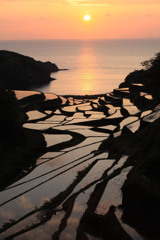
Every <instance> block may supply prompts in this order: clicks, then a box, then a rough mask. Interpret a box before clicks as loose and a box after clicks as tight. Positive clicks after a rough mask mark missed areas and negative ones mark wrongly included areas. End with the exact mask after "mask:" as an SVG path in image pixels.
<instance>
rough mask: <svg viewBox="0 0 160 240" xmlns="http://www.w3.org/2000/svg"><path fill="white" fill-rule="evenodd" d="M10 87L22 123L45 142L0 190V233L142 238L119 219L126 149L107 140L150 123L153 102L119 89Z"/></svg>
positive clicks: (155, 113)
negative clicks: (88, 92)
mask: <svg viewBox="0 0 160 240" xmlns="http://www.w3.org/2000/svg"><path fill="white" fill-rule="evenodd" d="M15 93H16V96H17V97H18V99H19V101H20V104H21V107H22V108H24V109H25V111H26V113H27V115H28V120H27V121H26V123H25V124H24V128H27V129H35V130H36V131H38V132H40V133H41V134H42V135H43V136H44V138H45V141H46V148H45V151H44V153H43V154H42V155H41V156H40V157H39V158H38V159H37V160H36V163H35V165H34V166H33V167H32V169H28V172H27V171H26V170H24V171H26V172H25V175H23V178H21V177H20V178H19V180H17V181H16V182H14V183H13V184H11V185H9V186H8V187H6V188H5V189H3V190H2V191H1V192H0V225H1V228H0V239H1V240H2V239H15V240H28V239H34V240H36V239H37V240H49V239H61V240H65V239H66V240H69V239H70V240H74V239H82V240H83V239H89V240H94V239H110V240H112V239H123V240H125V239H128V240H129V239H133V240H144V239H145V238H144V237H142V236H141V235H140V234H139V233H138V232H137V231H136V230H135V229H133V228H132V227H130V226H129V225H127V224H125V223H124V222H123V220H122V218H121V216H122V214H123V209H122V208H121V205H122V198H123V194H122V190H121V188H122V186H123V184H124V182H125V180H126V179H127V175H128V174H129V172H130V171H131V169H132V167H133V164H132V163H131V162H129V161H128V155H127V153H126V154H122V153H121V152H118V153H117V152H116V151H115V152H114V151H112V153H111V152H110V146H109V141H110V139H116V138H118V137H119V136H122V137H123V135H125V134H128V135H132V134H134V133H135V132H136V131H138V130H139V129H140V128H142V127H143V126H144V125H148V124H150V123H151V122H154V121H155V120H156V119H157V118H159V116H160V112H159V108H158V107H157V108H153V106H152V105H151V107H150V108H147V109H146V108H144V109H140V108H137V106H135V105H134V103H133V102H132V101H131V100H130V99H131V98H130V92H129V89H127V88H126V89H116V91H115V92H114V93H112V94H106V95H104V96H100V97H98V98H97V99H92V98H88V97H86V98H85V96H83V97H78V98H76V96H75V97H69V96H68V97H62V96H57V95H55V94H45V95H43V94H42V93H39V92H24V91H22V92H20V91H15ZM42 95H43V96H42ZM147 95H148V94H147V93H144V95H143V96H145V98H146V99H149V100H150V96H148V97H147ZM33 99H34V101H33ZM35 99H36V104H35ZM33 102H34V104H33ZM22 171H23V170H22ZM104 226H105V229H104ZM114 226H115V228H114ZM102 227H103V229H104V231H103V229H102ZM116 234H117V235H116Z"/></svg>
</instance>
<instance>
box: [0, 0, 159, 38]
mask: <svg viewBox="0 0 160 240" xmlns="http://www.w3.org/2000/svg"><path fill="white" fill-rule="evenodd" d="M109 2H110V1H109V0H54V1H51V0H45V1H42V0H12V1H11V0H7V1H6V0H0V8H1V15H0V40H33V39H117V38H118V39H121V38H123V39H124V38H159V37H160V33H159V29H160V1H159V0H139V1H138V0H130V3H128V0H121V1H120V0H112V2H111V3H109ZM85 15H89V16H90V17H91V20H90V21H84V16H85Z"/></svg>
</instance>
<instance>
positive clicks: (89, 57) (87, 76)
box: [79, 43, 98, 94]
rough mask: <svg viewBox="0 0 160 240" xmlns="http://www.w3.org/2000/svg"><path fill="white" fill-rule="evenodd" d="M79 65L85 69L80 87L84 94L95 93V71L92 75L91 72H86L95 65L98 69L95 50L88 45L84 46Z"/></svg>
mask: <svg viewBox="0 0 160 240" xmlns="http://www.w3.org/2000/svg"><path fill="white" fill-rule="evenodd" d="M79 65H80V66H81V68H82V69H84V71H82V72H83V73H82V75H81V77H80V83H79V87H80V88H81V90H82V92H83V93H84V94H91V93H94V92H95V90H96V83H95V74H94V71H93V72H92V73H91V72H90V71H86V69H90V67H91V66H93V65H94V68H97V65H98V64H97V61H96V56H95V53H94V51H93V48H91V47H90V46H89V44H87V43H85V44H84V47H83V50H82V53H81V55H80V56H79Z"/></svg>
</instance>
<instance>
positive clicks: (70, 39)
mask: <svg viewBox="0 0 160 240" xmlns="http://www.w3.org/2000/svg"><path fill="white" fill-rule="evenodd" d="M158 39H160V37H133V38H131V37H129V38H33V39H32V38H31V39H30V38H28V39H0V42H5V41H53V40H57V41H63V40H64V41H95V40H158Z"/></svg>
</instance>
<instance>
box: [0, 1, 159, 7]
mask: <svg viewBox="0 0 160 240" xmlns="http://www.w3.org/2000/svg"><path fill="white" fill-rule="evenodd" d="M1 2H3V3H4V2H12V3H13V2H39V3H44V2H45V3H46V4H49V3H50V4H60V5H99V6H100V5H148V4H150V5H153V4H158V5H160V1H159V0H112V1H111V0H45V1H43V0H0V3H1Z"/></svg>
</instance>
